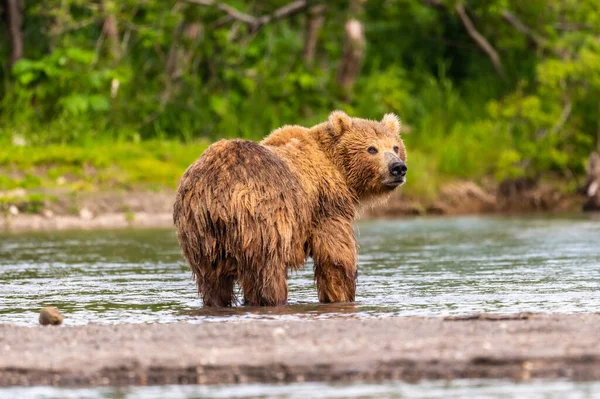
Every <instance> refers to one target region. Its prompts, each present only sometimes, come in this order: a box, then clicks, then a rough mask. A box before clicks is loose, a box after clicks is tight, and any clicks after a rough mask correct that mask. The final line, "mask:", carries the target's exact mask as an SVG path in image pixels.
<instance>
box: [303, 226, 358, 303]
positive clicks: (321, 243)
mask: <svg viewBox="0 0 600 399" xmlns="http://www.w3.org/2000/svg"><path fill="white" fill-rule="evenodd" d="M311 244H312V245H311V249H312V258H313V260H314V263H315V280H316V282H317V291H318V292H319V301H320V302H326V303H327V302H353V301H354V297H355V293H356V276H357V272H356V241H355V239H354V232H353V231H352V225H351V223H350V222H349V221H347V220H344V219H330V220H323V221H322V222H321V223H320V224H319V226H318V228H317V230H316V231H315V234H314V235H313V239H312V242H311Z"/></svg>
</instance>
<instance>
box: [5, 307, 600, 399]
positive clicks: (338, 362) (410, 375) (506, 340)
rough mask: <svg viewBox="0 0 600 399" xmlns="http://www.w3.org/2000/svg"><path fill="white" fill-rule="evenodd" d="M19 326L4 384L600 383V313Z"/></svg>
mask: <svg viewBox="0 0 600 399" xmlns="http://www.w3.org/2000/svg"><path fill="white" fill-rule="evenodd" d="M223 327H224V326H223V324H221V323H202V324H188V323H173V324H119V325H87V326H74V327H68V326H61V327H33V328H32V327H20V326H14V325H7V324H4V325H2V324H0V347H1V348H2V356H1V357H0V386H3V387H8V386H31V385H51V386H64V387H77V386H122V385H162V384H221V383H251V382H261V383H273V382H303V381H381V380H390V379H391V380H405V381H416V380H419V379H454V378H508V379H514V380H528V379H532V378H560V379H570V380H600V336H599V335H598V334H597V332H598V331H600V314H572V315H567V314H533V315H531V314H519V315H508V316H507V315H476V316H471V317H453V318H442V317H429V318H428V317H391V318H383V319H352V318H338V319H328V320H304V321H252V322H231V323H227V328H223Z"/></svg>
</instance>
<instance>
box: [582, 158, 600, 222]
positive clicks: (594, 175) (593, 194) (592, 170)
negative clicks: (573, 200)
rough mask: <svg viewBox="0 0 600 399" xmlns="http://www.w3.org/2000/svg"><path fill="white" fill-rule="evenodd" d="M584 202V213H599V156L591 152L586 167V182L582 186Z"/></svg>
mask: <svg viewBox="0 0 600 399" xmlns="http://www.w3.org/2000/svg"><path fill="white" fill-rule="evenodd" d="M584 190H585V195H586V197H587V200H586V202H585V203H584V204H583V210H584V211H600V155H598V153H597V152H593V153H592V155H590V160H589V163H588V167H587V181H586V183H585V186H584Z"/></svg>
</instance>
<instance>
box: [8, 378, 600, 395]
mask: <svg viewBox="0 0 600 399" xmlns="http://www.w3.org/2000/svg"><path fill="white" fill-rule="evenodd" d="M599 392H600V383H598V382H569V381H530V382H511V381H502V380H500V381H498V380H454V381H421V382H418V383H416V384H410V383H406V382H388V383H382V384H345V385H341V384H321V383H312V384H311V383H303V384H288V385H269V384H246V385H244V384H242V385H222V386H199V385H187V386H186V385H171V386H168V385H167V386H159V387H131V388H91V389H61V388H51V387H33V388H8V389H0V399H8V398H25V397H26V398H32V399H34V398H35V399H69V398H77V399H134V398H146V399H163V398H170V399H200V398H202V399H219V398H232V399H250V398H260V399H304V398H313V399H325V398H327V399H334V398H336V399H337V398H339V399H342V398H352V399H359V398H360V399H396V398H402V399H405V398H413V399H425V398H428V399H448V398H469V399H471V398H497V399H500V398H527V399H584V398H590V399H591V398H597V397H598V394H599Z"/></svg>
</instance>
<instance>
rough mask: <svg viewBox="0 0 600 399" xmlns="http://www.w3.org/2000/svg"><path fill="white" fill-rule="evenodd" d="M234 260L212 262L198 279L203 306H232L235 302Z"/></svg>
mask: <svg viewBox="0 0 600 399" xmlns="http://www.w3.org/2000/svg"><path fill="white" fill-rule="evenodd" d="M235 273H236V269H235V262H234V261H233V260H232V259H227V260H226V261H222V262H218V263H216V264H213V265H212V266H211V267H210V268H209V269H208V270H204V273H202V277H201V278H200V279H199V280H198V291H199V292H200V294H201V295H202V300H203V302H204V306H212V307H222V306H232V305H233V302H235V293H234V288H235Z"/></svg>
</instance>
